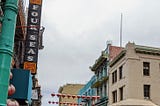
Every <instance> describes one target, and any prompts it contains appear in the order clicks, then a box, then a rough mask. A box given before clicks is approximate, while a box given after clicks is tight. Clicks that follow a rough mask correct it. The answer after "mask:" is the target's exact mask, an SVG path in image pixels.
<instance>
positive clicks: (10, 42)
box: [0, 0, 18, 106]
mask: <svg viewBox="0 0 160 106" xmlns="http://www.w3.org/2000/svg"><path fill="white" fill-rule="evenodd" d="M17 13H18V0H6V1H5V5H4V17H3V20H2V33H1V35H0V106H6V101H7V96H8V85H9V75H10V66H11V60H12V55H13V46H14V35H15V26H16V18H17Z"/></svg>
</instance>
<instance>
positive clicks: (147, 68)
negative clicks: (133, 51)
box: [143, 62, 150, 76]
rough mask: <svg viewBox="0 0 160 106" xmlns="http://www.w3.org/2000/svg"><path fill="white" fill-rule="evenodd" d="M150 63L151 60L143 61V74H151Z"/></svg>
mask: <svg viewBox="0 0 160 106" xmlns="http://www.w3.org/2000/svg"><path fill="white" fill-rule="evenodd" d="M149 71H150V63H149V62H143V75H145V76H149V75H150V72H149Z"/></svg>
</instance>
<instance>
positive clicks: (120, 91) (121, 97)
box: [119, 87, 123, 100]
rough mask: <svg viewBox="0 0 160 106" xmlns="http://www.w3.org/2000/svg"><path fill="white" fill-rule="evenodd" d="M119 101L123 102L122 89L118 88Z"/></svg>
mask: <svg viewBox="0 0 160 106" xmlns="http://www.w3.org/2000/svg"><path fill="white" fill-rule="evenodd" d="M119 95H120V100H123V87H121V88H119Z"/></svg>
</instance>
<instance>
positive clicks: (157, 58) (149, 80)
mask: <svg viewBox="0 0 160 106" xmlns="http://www.w3.org/2000/svg"><path fill="white" fill-rule="evenodd" d="M159 90H160V48H154V47H147V46H139V45H135V44H134V43H130V42H129V43H128V44H127V45H126V47H125V48H124V49H123V50H122V51H121V52H120V53H119V55H118V56H116V57H115V58H114V59H113V60H111V61H110V64H109V92H108V96H109V103H108V105H109V106H124V105H125V106H126V105H138V106H154V105H155V106H156V105H158V106H160V92H159Z"/></svg>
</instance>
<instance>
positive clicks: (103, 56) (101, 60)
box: [90, 51, 108, 72]
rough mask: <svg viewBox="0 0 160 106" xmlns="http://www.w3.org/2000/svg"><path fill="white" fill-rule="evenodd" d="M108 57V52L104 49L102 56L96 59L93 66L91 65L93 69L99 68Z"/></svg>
mask: <svg viewBox="0 0 160 106" xmlns="http://www.w3.org/2000/svg"><path fill="white" fill-rule="evenodd" d="M107 58H108V54H107V53H106V52H105V51H102V53H101V56H100V57H99V58H98V59H97V60H96V62H95V64H94V65H93V66H90V69H91V71H93V72H95V71H96V70H97V68H98V67H99V66H100V65H101V64H102V63H103V62H104V60H106V59H107Z"/></svg>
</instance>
